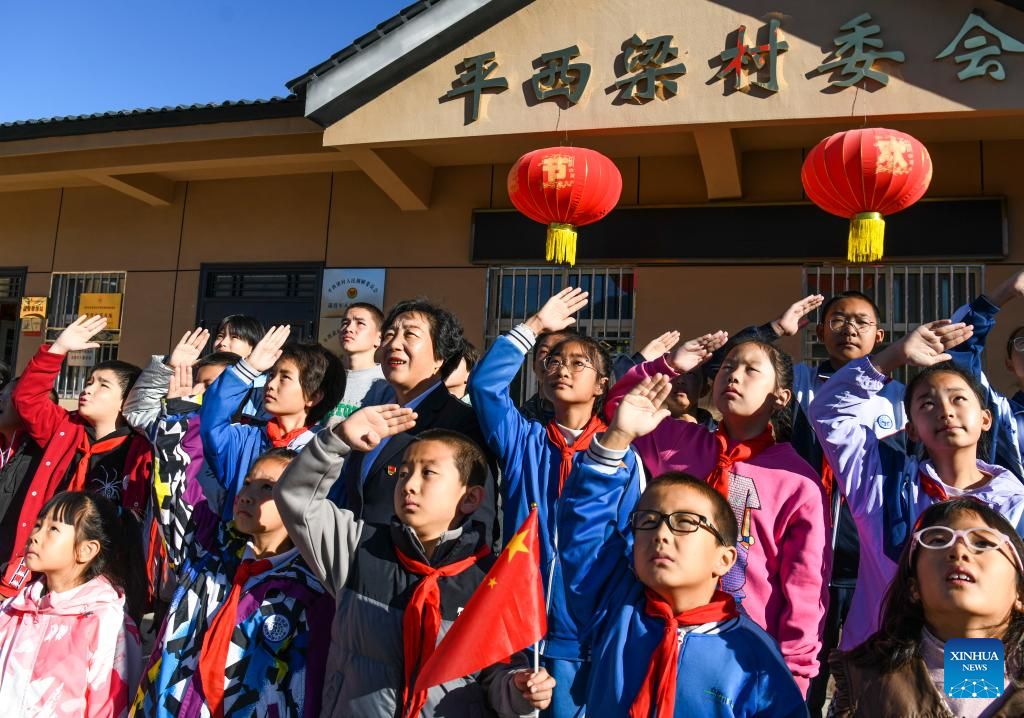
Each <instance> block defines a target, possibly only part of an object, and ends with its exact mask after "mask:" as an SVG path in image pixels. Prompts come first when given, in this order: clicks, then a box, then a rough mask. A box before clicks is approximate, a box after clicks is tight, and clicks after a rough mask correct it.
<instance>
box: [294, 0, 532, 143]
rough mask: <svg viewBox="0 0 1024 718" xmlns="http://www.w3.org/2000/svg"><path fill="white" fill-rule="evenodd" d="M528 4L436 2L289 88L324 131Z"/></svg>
mask: <svg viewBox="0 0 1024 718" xmlns="http://www.w3.org/2000/svg"><path fill="white" fill-rule="evenodd" d="M531 2H533V0H444V2H438V3H436V4H434V5H432V6H431V7H429V8H427V9H426V10H424V11H422V12H420V13H419V14H417V15H415V16H414V17H412V18H411V19H408V20H406V21H405V22H404V23H403V24H401V25H399V26H397V27H395V28H394V29H392V30H391V31H390V32H388V33H386V34H384V35H383V36H381V37H380V38H379V39H377V40H376V41H375V42H373V43H371V44H370V45H368V46H366V47H365V48H363V49H359V50H358V51H356V52H354V53H350V54H348V55H347V56H346V58H345V59H344V60H342V61H341V62H339V63H337V64H335V65H333V66H332V67H330V68H329V69H328V70H327V71H325V72H324V73H323V74H320V75H316V74H313V75H307V76H304V77H303V78H297V79H296V80H293V81H292V82H291V83H289V85H288V87H289V89H290V90H292V91H293V92H299V91H301V90H302V89H303V87H304V89H305V97H306V117H308V118H309V119H311V120H313V121H314V122H316V123H317V124H319V125H321V126H322V127H328V126H330V125H332V124H334V123H335V122H337V121H338V120H340V119H341V118H342V117H344V116H345V115H348V114H349V113H351V112H353V111H354V110H356V109H357V108H359V107H361V106H362V105H364V104H366V103H367V102H369V101H371V100H373V99H374V98H375V97H377V96H378V95H380V94H381V93H383V92H384V91H385V90H387V89H389V88H390V87H393V86H394V85H395V84H397V83H398V82H401V81H402V80H404V79H406V78H407V77H409V76H410V75H412V74H414V73H415V72H417V71H419V70H421V69H422V68H424V67H426V66H427V65H429V64H430V63H432V62H434V61H436V60H438V59H439V58H441V57H443V56H444V55H447V54H448V53H450V52H451V51H452V50H454V49H456V48H457V47H459V46H460V45H463V44H465V43H466V42H468V41H469V40H471V39H472V38H474V37H476V36H477V35H479V34H480V33H481V32H483V31H484V30H486V29H487V28H489V27H491V26H492V25H494V24H496V23H497V22H500V21H501V20H503V19H505V18H506V17H508V16H509V15H511V14H513V13H514V12H516V11H517V10H519V9H520V8H522V7H525V6H526V5H529V4H530V3H531ZM347 49H348V48H346V50H347ZM345 52H346V51H344V50H343V51H342V53H339V55H336V57H338V56H340V55H342V54H344V53H345ZM303 82H304V83H305V84H303Z"/></svg>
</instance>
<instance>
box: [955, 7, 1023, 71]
mask: <svg viewBox="0 0 1024 718" xmlns="http://www.w3.org/2000/svg"><path fill="white" fill-rule="evenodd" d="M972 30H979V31H980V32H979V33H978V34H976V35H971V37H967V34H968V33H970V32H971V31H972ZM985 33H987V34H988V35H991V36H992V37H993V38H995V39H996V40H998V42H999V47H996V44H995V43H992V42H991V41H990V40H989V39H988V38H987V37H985ZM961 41H962V42H963V48H964V50H965V51H969V52H963V53H961V54H959V55H956V56H954V57H953V61H954V62H957V63H964V62H967V63H968V65H967V67H965V68H964V69H962V70H960V72H958V73H956V76H957V77H959V78H960V80H961V81H963V80H966V79H968V78H971V77H984V76H985V75H988V76H989V77H991V78H992V79H993V80H1005V79H1006V70H1005V69H1003V63H1001V62H999V60H996V59H989V60H985V58H986V57H987V58H992V56H993V55H996V56H998V55H1000V54H1002V53H1001V51H1000V48H1002V50H1005V51H1006V52H1024V43H1021V42H1019V41H1018V40H1015V39H1014V38H1012V37H1010V36H1009V35H1007V34H1006V33H1004V32H1001V31H999V30H997V29H996V28H994V27H992V25H990V24H989V23H987V22H986V21H985V19H984V18H983V17H982V16H981V15H979V14H978V13H976V12H972V13H971V14H970V15H968V16H967V20H965V21H964V25H963V27H961V28H960V32H959V33H957V36H956V37H954V38H953V41H952V42H951V43H949V44H948V45H946V49H945V50H943V51H942V52H940V53H939V54H938V55H936V56H935V59H936V60H941V59H942V58H944V57H949V56H950V55H952V54H953V51H954V50H956V48H957V47H958V46H959V45H960V43H961ZM982 60H985V61H984V62H982Z"/></svg>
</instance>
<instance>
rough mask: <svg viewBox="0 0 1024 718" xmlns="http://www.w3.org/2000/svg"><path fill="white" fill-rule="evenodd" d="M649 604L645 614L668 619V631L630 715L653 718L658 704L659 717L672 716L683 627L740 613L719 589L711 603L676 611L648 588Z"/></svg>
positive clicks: (734, 602)
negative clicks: (680, 629) (653, 712)
mask: <svg viewBox="0 0 1024 718" xmlns="http://www.w3.org/2000/svg"><path fill="white" fill-rule="evenodd" d="M644 593H646V595H647V605H646V607H645V608H644V613H646V614H647V615H648V616H651V617H652V618H660V619H661V620H663V621H664V622H665V632H664V634H662V637H661V643H659V644H658V647H657V649H655V651H654V655H652V656H651V663H650V666H649V667H648V669H647V676H646V677H645V678H644V684H643V685H642V686H640V692H639V693H637V696H636V698H635V699H634V700H633V706H632V707H631V708H630V709H629V718H651V707H652V706H656V711H657V712H656V713H655V716H656V718H672V716H673V715H674V713H675V708H676V672H677V670H678V666H679V635H678V634H679V627H680V626H699V625H701V624H704V623H717V622H719V621H724V620H726V619H729V618H735V617H736V616H738V615H739V612H738V611H737V610H736V601H735V600H733V597H732V596H731V595H729V594H728V593H725V592H724V591H715V594H714V595H713V596H712V597H711V602H710V603H707V604H705V605H703V606H698V607H697V608H693V609H690V610H689V611H683V612H682V613H678V614H676V613H673V612H672V607H671V606H669V605H668V602H667V601H666V600H665V599H663V598H662V597H661V596H659V595H658V594H656V593H655V592H654V591H652V590H651V589H649V588H648V589H645V591H644Z"/></svg>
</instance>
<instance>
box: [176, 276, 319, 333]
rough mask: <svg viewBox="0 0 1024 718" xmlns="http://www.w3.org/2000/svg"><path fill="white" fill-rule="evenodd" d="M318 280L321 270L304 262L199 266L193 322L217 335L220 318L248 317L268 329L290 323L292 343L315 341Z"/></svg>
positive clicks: (317, 311) (317, 313)
mask: <svg viewBox="0 0 1024 718" xmlns="http://www.w3.org/2000/svg"><path fill="white" fill-rule="evenodd" d="M322 275H323V268H322V266H320V265H318V264H317V265H313V264H307V263H303V264H299V263H275V264H247V265H203V268H202V274H201V275H200V294H199V302H198V305H197V307H196V310H197V312H196V313H197V316H196V319H197V321H198V323H199V325H200V326H203V327H206V328H207V329H209V330H210V331H211V332H215V331H216V329H217V326H218V325H219V324H220V321H221V320H222V319H223V318H224V317H226V316H228V315H230V314H250V315H252V316H254V317H256V318H257V319H259V320H260V321H261V322H263V324H264V326H267V327H270V326H272V325H275V324H290V325H291V327H292V335H291V336H292V338H293V339H298V340H303V341H308V340H314V341H315V340H316V336H317V331H316V326H317V317H318V315H319V309H320V283H321V279H322ZM210 341H211V342H212V341H213V337H211V338H210Z"/></svg>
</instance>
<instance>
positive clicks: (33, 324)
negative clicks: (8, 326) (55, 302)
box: [19, 297, 48, 337]
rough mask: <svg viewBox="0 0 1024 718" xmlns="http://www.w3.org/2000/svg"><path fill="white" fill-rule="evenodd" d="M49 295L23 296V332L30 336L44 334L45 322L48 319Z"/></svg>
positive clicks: (21, 314) (21, 317)
mask: <svg viewBox="0 0 1024 718" xmlns="http://www.w3.org/2000/svg"><path fill="white" fill-rule="evenodd" d="M47 299H48V297H22V298H21V313H20V315H19V318H20V319H21V333H22V334H24V335H25V336H28V337H38V336H42V333H43V322H44V321H46V302H47Z"/></svg>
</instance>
